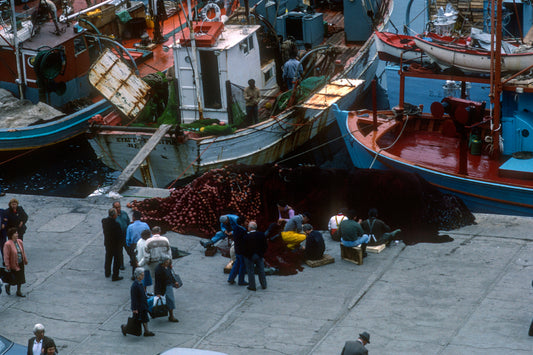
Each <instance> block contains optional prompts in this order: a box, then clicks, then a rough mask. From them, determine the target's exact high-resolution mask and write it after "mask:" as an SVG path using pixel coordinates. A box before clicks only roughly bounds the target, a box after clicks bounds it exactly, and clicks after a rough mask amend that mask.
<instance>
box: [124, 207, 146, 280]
mask: <svg viewBox="0 0 533 355" xmlns="http://www.w3.org/2000/svg"><path fill="white" fill-rule="evenodd" d="M141 217H142V214H141V212H139V211H133V214H132V218H133V223H132V224H130V225H129V226H128V228H127V229H126V246H127V247H128V255H129V256H130V264H131V267H132V271H131V275H132V280H135V278H134V277H133V272H134V271H135V268H136V267H137V260H136V258H135V247H136V246H137V242H138V241H139V239H141V233H142V231H143V230H146V229H148V230H150V227H149V226H148V224H146V223H145V222H142V221H141Z"/></svg>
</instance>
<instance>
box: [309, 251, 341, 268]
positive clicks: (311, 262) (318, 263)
mask: <svg viewBox="0 0 533 355" xmlns="http://www.w3.org/2000/svg"><path fill="white" fill-rule="evenodd" d="M334 262H335V258H334V257H332V256H331V255H329V254H324V255H323V256H322V259H318V260H306V261H305V263H306V264H307V265H308V266H311V267H319V266H322V265H327V264H332V263H334Z"/></svg>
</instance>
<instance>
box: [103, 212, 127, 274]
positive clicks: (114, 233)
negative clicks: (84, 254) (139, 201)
mask: <svg viewBox="0 0 533 355" xmlns="http://www.w3.org/2000/svg"><path fill="white" fill-rule="evenodd" d="M116 219H117V210H116V209H114V208H110V209H109V211H108V216H107V217H106V218H104V219H102V229H103V230H104V246H105V277H109V276H111V262H113V277H112V278H111V280H112V281H119V280H122V279H123V277H121V276H119V275H118V270H119V267H120V265H119V263H120V261H119V253H121V252H122V230H121V229H120V225H119V224H118V222H117V221H116Z"/></svg>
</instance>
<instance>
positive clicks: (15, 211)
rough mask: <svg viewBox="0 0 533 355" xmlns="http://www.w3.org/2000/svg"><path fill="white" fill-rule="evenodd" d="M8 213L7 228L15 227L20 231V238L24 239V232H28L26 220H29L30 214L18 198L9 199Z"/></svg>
mask: <svg viewBox="0 0 533 355" xmlns="http://www.w3.org/2000/svg"><path fill="white" fill-rule="evenodd" d="M6 215H7V229H9V228H11V227H15V228H17V229H18V232H19V239H20V240H24V233H26V222H28V215H27V214H26V212H25V211H24V208H22V206H19V202H18V200H17V199H16V198H12V199H11V200H10V201H9V208H8V209H7V210H6Z"/></svg>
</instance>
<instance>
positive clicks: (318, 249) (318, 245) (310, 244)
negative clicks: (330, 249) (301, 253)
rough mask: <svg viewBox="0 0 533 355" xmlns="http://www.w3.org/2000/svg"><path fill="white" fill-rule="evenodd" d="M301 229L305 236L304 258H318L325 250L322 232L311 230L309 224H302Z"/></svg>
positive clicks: (311, 227) (320, 257)
mask: <svg viewBox="0 0 533 355" xmlns="http://www.w3.org/2000/svg"><path fill="white" fill-rule="evenodd" d="M303 231H304V233H305V235H306V236H307V238H305V258H306V259H307V260H320V259H322V256H323V255H324V250H326V245H325V244H324V238H323V237H322V233H320V232H319V231H315V230H313V226H312V225H310V224H307V223H306V224H304V226H303Z"/></svg>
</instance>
